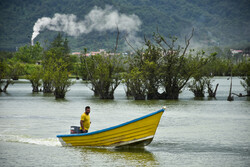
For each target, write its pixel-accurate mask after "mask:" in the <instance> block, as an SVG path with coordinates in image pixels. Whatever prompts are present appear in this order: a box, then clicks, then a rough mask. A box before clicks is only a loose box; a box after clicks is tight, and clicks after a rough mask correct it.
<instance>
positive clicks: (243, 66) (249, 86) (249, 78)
mask: <svg viewBox="0 0 250 167" xmlns="http://www.w3.org/2000/svg"><path fill="white" fill-rule="evenodd" d="M249 69H250V59H248V60H245V61H243V62H241V63H240V64H238V68H237V70H238V72H239V75H240V77H241V79H242V81H241V85H242V86H243V87H244V89H245V91H246V92H247V96H250V70H249Z"/></svg>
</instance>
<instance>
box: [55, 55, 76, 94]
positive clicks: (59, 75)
mask: <svg viewBox="0 0 250 167" xmlns="http://www.w3.org/2000/svg"><path fill="white" fill-rule="evenodd" d="M54 64H55V68H54V72H53V75H52V86H53V87H54V89H55V90H54V95H55V97H56V98H64V97H65V94H66V92H67V91H68V88H69V87H70V86H71V85H72V84H73V82H72V81H70V80H69V77H68V75H69V74H68V70H67V63H65V61H63V60H62V59H58V60H56V61H55V62H54Z"/></svg>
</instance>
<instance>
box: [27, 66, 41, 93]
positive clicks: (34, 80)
mask: <svg viewBox="0 0 250 167" xmlns="http://www.w3.org/2000/svg"><path fill="white" fill-rule="evenodd" d="M26 77H27V79H28V80H29V81H30V82H31V86H32V88H33V89H32V92H39V87H40V86H41V85H42V83H41V79H42V68H41V66H39V65H37V66H35V68H34V69H32V72H31V73H30V74H29V75H27V76H26Z"/></svg>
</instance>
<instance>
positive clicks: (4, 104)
mask: <svg viewBox="0 0 250 167" xmlns="http://www.w3.org/2000/svg"><path fill="white" fill-rule="evenodd" d="M216 83H219V84H220V85H219V87H218V91H217V98H216V99H208V98H207V97H206V98H204V99H194V97H193V94H192V93H191V92H189V91H188V90H184V91H183V93H182V94H181V95H180V99H179V100H175V101H168V100H152V101H134V100H133V99H127V98H126V96H125V92H124V87H123V86H122V85H120V86H119V87H118V88H117V90H116V92H115V99H114V100H99V99H98V98H95V97H93V93H92V91H91V90H90V89H89V88H88V87H86V85H85V84H84V83H82V82H81V81H76V83H75V84H74V85H73V86H72V87H71V90H70V91H69V92H68V93H67V95H66V99H65V100H55V99H54V96H44V95H43V93H38V94H33V93H32V92H31V90H32V88H31V84H30V83H29V82H27V81H25V80H21V81H19V82H18V83H15V84H14V85H10V86H9V88H8V93H7V94H5V93H1V94H0V166H98V167H99V166H198V167H200V166H237V167H238V166H250V98H249V97H242V98H239V97H235V100H234V101H232V102H228V101H227V100H226V99H227V96H228V92H229V84H230V82H229V80H227V78H226V77H220V78H216V79H215V81H214V84H216ZM233 92H234V93H243V92H244V90H243V88H242V86H241V85H240V80H239V79H238V78H233ZM86 105H89V106H91V113H90V116H91V122H92V124H91V128H90V131H94V130H99V129H103V128H107V127H110V126H114V125H117V124H120V123H123V122H126V121H129V120H131V119H134V118H137V117H140V116H143V115H145V114H149V113H151V112H153V111H156V110H159V109H161V108H162V106H166V107H167V109H166V111H165V112H164V114H163V116H162V119H161V121H160V124H159V126H158V129H157V132H156V134H155V138H154V140H153V142H152V143H151V144H150V145H148V146H146V147H145V148H142V149H115V148H89V147H62V146H61V144H60V142H59V141H58V140H57V138H56V135H58V134H69V130H70V126H71V125H79V120H80V116H81V114H82V113H83V112H84V107H85V106H86Z"/></svg>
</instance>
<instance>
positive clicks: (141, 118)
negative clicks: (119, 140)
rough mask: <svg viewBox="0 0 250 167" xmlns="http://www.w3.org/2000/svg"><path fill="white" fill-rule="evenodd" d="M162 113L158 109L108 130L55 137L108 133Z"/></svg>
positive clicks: (161, 110) (162, 110)
mask: <svg viewBox="0 0 250 167" xmlns="http://www.w3.org/2000/svg"><path fill="white" fill-rule="evenodd" d="M164 111H165V109H164V108H163V109H160V110H158V111H155V112H153V113H150V114H147V115H144V116H142V117H139V118H136V119H133V120H131V121H128V122H124V123H122V124H119V125H116V126H112V127H109V128H105V129H101V130H97V131H94V132H89V133H80V134H79V133H78V134H66V135H57V136H56V137H58V138H62V137H75V136H89V135H94V134H98V133H102V132H106V131H109V130H113V129H116V128H119V127H122V126H125V125H128V124H131V123H134V122H137V121H140V120H143V119H145V118H148V117H150V116H153V115H156V114H158V113H160V112H164Z"/></svg>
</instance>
